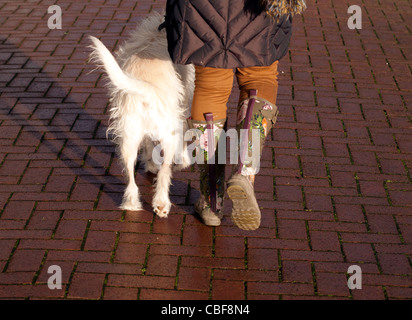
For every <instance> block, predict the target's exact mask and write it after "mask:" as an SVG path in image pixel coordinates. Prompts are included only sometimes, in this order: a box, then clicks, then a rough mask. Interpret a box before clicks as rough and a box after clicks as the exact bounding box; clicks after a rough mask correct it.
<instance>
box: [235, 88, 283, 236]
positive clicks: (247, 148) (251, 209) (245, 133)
mask: <svg viewBox="0 0 412 320" xmlns="http://www.w3.org/2000/svg"><path fill="white" fill-rule="evenodd" d="M278 113H279V112H278V108H277V106H276V105H274V104H272V103H270V102H269V101H266V100H264V99H262V98H259V97H258V96H257V90H251V91H250V92H249V99H246V100H244V101H243V102H241V103H240V104H239V108H238V116H237V126H236V129H237V132H238V136H239V137H240V143H239V153H240V161H239V164H238V165H237V166H235V168H234V169H235V170H234V172H233V174H232V176H231V178H230V179H229V181H228V183H227V193H228V196H229V198H230V199H231V200H232V202H233V208H232V216H231V217H232V221H233V223H234V224H235V225H236V226H237V227H238V228H240V229H243V230H256V229H257V228H259V226H260V220H261V213H260V209H259V205H258V203H257V200H256V196H255V191H254V188H253V185H254V179H255V175H256V174H257V173H258V171H259V168H260V156H261V155H262V150H263V146H264V143H265V139H266V137H267V135H268V134H269V132H270V130H271V128H272V127H273V126H274V124H275V123H276V119H277V116H278ZM256 155H257V156H256Z"/></svg>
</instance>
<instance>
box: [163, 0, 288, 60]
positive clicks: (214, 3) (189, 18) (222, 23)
mask: <svg viewBox="0 0 412 320" xmlns="http://www.w3.org/2000/svg"><path fill="white" fill-rule="evenodd" d="M259 3H260V1H259V0H167V5H166V31H167V39H168V49H169V53H170V56H171V58H172V60H173V62H175V63H177V64H189V63H193V64H195V65H199V66H205V67H216V68H237V67H251V66H268V65H271V64H272V63H273V62H275V61H276V60H280V59H281V58H282V57H283V56H284V55H285V54H286V53H287V50H288V46H289V42H290V38H291V36H292V17H291V16H283V17H282V18H281V19H280V20H279V21H275V20H274V19H273V18H271V17H269V16H268V15H267V14H266V13H265V12H263V10H262V8H261V6H260V4H259Z"/></svg>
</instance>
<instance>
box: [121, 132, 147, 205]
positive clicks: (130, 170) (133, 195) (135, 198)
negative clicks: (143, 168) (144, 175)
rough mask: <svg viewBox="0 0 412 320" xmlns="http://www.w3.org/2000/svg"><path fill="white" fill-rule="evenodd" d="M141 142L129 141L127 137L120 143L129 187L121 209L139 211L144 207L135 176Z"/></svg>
mask: <svg viewBox="0 0 412 320" xmlns="http://www.w3.org/2000/svg"><path fill="white" fill-rule="evenodd" d="M139 143H140V141H129V140H127V139H125V140H123V141H122V143H121V145H120V153H121V159H122V161H123V168H124V171H125V175H126V178H127V187H126V190H125V192H124V195H123V201H122V204H121V206H120V209H123V210H130V211H138V210H141V209H142V204H141V202H140V200H139V188H138V187H137V185H136V181H135V178H134V167H135V165H136V160H137V151H138V148H139Z"/></svg>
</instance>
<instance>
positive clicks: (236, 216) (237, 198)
mask: <svg viewBox="0 0 412 320" xmlns="http://www.w3.org/2000/svg"><path fill="white" fill-rule="evenodd" d="M227 194H228V196H229V198H230V200H232V202H233V207H232V221H233V223H234V224H235V225H236V226H237V227H238V228H239V229H242V230H249V231H252V230H256V229H258V228H259V226H260V220H261V213H260V209H259V205H258V203H257V201H256V197H255V192H254V190H253V187H252V184H251V183H250V182H249V180H248V179H247V178H246V177H245V176H242V175H239V174H235V175H233V176H232V177H231V178H230V179H229V181H228V184H227Z"/></svg>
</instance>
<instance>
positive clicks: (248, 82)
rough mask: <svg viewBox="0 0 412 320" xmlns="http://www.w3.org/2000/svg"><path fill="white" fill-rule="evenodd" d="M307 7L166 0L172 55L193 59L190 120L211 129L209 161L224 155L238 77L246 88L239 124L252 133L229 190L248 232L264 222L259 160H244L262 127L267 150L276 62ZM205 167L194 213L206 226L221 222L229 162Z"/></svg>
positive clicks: (256, 0)
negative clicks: (222, 143)
mask: <svg viewBox="0 0 412 320" xmlns="http://www.w3.org/2000/svg"><path fill="white" fill-rule="evenodd" d="M305 8H306V5H305V1H304V0H167V6H166V24H165V25H166V31H167V38H168V49H169V53H170V56H171V58H172V60H173V62H174V63H176V64H194V66H195V70H196V80H195V92H194V97H193V104H192V109H191V110H192V111H191V117H190V119H188V124H189V127H190V128H196V129H199V130H200V131H201V132H205V135H204V137H203V141H207V144H206V143H203V144H202V141H200V144H201V146H203V148H204V151H205V152H204V155H205V157H206V158H205V160H210V159H211V158H214V159H218V156H217V153H218V148H216V146H217V143H218V141H219V138H220V133H221V132H222V129H223V128H225V124H226V120H227V113H226V111H227V106H226V105H227V102H228V99H229V96H230V94H231V92H232V89H233V78H234V77H233V75H234V74H235V75H236V78H237V82H238V85H239V89H240V96H239V105H238V112H237V121H236V123H237V126H236V128H237V130H238V133H239V135H240V132H241V131H243V132H246V134H245V138H244V139H243V140H244V141H245V143H241V145H240V147H239V152H240V155H241V161H240V163H239V164H238V165H237V166H236V168H235V170H234V172H233V174H232V176H231V177H230V179H229V180H228V182H227V193H228V195H229V198H230V199H231V200H232V202H233V208H232V215H231V217H232V221H233V223H234V224H235V225H236V226H238V227H239V228H241V229H244V230H255V229H257V228H258V227H259V226H260V220H261V213H260V209H259V206H258V203H257V201H256V197H255V192H254V189H253V186H254V180H255V175H256V174H257V172H258V170H259V163H257V162H256V161H252V160H248V161H246V160H245V159H251V155H252V150H251V149H252V147H253V145H252V142H253V131H255V132H256V131H257V132H258V133H259V135H258V136H259V139H260V141H258V142H259V143H260V152H262V148H263V144H264V141H265V138H266V136H267V135H268V133H269V131H270V129H271V128H272V127H273V125H274V124H275V122H276V118H277V115H278V108H277V107H276V97H277V89H278V82H277V74H278V72H277V67H278V62H279V60H280V59H281V58H282V57H283V56H284V55H285V54H286V53H287V50H288V46H289V42H290V38H291V36H292V18H293V15H294V14H298V13H302V12H303V10H304V9H305ZM206 129H209V130H206ZM241 129H244V130H241ZM246 140H247V141H246ZM240 141H242V138H241V139H240ZM255 143H256V141H255ZM246 155H248V156H249V157H246ZM209 162H210V161H209ZM199 169H200V193H201V195H200V198H199V199H198V200H197V201H196V203H195V211H196V212H197V213H198V214H199V215H200V217H201V219H202V221H203V223H205V224H206V225H210V226H218V225H220V221H221V219H222V216H223V212H222V208H223V196H224V191H225V190H224V187H225V165H224V164H220V163H217V164H214V163H213V164H207V161H204V164H199Z"/></svg>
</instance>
